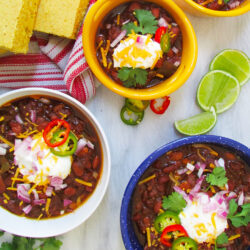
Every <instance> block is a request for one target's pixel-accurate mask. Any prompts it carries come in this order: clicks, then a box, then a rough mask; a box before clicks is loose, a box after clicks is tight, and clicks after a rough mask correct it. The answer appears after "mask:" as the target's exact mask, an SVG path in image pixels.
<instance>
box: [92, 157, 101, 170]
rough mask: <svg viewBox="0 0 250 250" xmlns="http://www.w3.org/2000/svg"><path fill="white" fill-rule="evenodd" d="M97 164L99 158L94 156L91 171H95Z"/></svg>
mask: <svg viewBox="0 0 250 250" xmlns="http://www.w3.org/2000/svg"><path fill="white" fill-rule="evenodd" d="M99 162H100V159H99V156H98V155H96V156H95V158H94V160H93V162H92V168H93V169H97V167H98V165H99Z"/></svg>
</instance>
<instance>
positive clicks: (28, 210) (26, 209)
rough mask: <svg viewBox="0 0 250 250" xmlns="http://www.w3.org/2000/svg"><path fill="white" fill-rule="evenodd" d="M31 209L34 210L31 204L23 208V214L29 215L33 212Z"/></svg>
mask: <svg viewBox="0 0 250 250" xmlns="http://www.w3.org/2000/svg"><path fill="white" fill-rule="evenodd" d="M31 209H32V206H31V205H30V204H29V205H28V206H26V207H24V208H23V212H24V213H25V214H29V213H30V211H31Z"/></svg>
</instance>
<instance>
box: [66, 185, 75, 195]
mask: <svg viewBox="0 0 250 250" xmlns="http://www.w3.org/2000/svg"><path fill="white" fill-rule="evenodd" d="M75 193H76V190H75V188H72V187H67V188H66V189H65V190H64V194H65V195H66V196H67V197H71V196H73V195H74V194H75Z"/></svg>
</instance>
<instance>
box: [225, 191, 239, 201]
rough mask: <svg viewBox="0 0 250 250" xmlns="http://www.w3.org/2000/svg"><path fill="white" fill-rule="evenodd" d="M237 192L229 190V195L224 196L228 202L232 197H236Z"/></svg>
mask: <svg viewBox="0 0 250 250" xmlns="http://www.w3.org/2000/svg"><path fill="white" fill-rule="evenodd" d="M236 197H237V194H236V193H235V192H230V193H229V195H228V196H227V197H226V201H227V202H229V201H230V200H232V199H233V198H236Z"/></svg>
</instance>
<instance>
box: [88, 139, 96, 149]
mask: <svg viewBox="0 0 250 250" xmlns="http://www.w3.org/2000/svg"><path fill="white" fill-rule="evenodd" d="M87 146H88V147H89V148H90V149H94V148H95V146H94V144H93V143H92V142H91V141H87Z"/></svg>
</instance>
